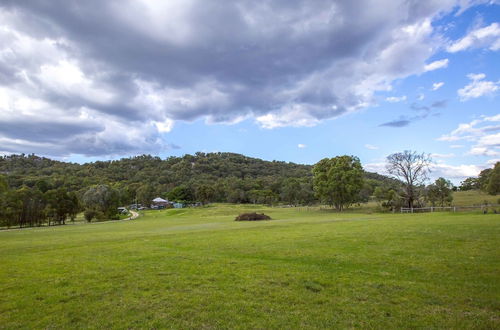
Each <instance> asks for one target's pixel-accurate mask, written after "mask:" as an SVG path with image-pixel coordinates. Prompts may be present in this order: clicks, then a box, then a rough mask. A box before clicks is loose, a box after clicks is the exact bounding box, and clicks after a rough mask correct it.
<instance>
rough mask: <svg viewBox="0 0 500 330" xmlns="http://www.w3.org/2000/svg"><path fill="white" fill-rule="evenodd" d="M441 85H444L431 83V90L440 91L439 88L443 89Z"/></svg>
mask: <svg viewBox="0 0 500 330" xmlns="http://www.w3.org/2000/svg"><path fill="white" fill-rule="evenodd" d="M443 85H444V82H437V83H433V84H432V90H433V91H437V90H438V89H440V88H441V87H443Z"/></svg>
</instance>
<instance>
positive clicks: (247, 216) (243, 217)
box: [234, 212, 271, 221]
mask: <svg viewBox="0 0 500 330" xmlns="http://www.w3.org/2000/svg"><path fill="white" fill-rule="evenodd" d="M234 220H235V221H258V220H271V217H270V216H268V215H265V214H264V213H260V214H259V213H256V212H254V213H243V214H240V215H238V216H237V217H236V219H234Z"/></svg>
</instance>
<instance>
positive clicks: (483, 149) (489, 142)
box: [438, 115, 500, 157]
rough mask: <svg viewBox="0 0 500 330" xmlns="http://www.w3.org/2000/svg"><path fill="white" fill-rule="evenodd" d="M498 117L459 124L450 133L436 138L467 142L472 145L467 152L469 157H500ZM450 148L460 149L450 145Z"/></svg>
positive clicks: (499, 120)
mask: <svg viewBox="0 0 500 330" xmlns="http://www.w3.org/2000/svg"><path fill="white" fill-rule="evenodd" d="M491 123H500V115H495V116H489V117H488V116H482V117H481V118H480V119H475V120H473V121H471V122H470V123H462V124H459V125H458V127H457V128H456V129H454V130H453V131H452V132H451V133H449V134H445V135H443V136H441V137H439V138H438V140H439V141H448V142H452V141H460V140H464V141H469V142H472V143H473V145H472V147H471V148H470V150H469V151H468V154H469V155H476V156H486V157H497V156H500V133H498V132H499V131H500V124H493V125H492V124H491ZM450 147H451V148H457V147H462V146H461V145H452V146H450Z"/></svg>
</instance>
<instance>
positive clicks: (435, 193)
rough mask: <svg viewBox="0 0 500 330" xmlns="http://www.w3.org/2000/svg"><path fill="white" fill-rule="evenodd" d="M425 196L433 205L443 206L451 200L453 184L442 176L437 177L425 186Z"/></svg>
mask: <svg viewBox="0 0 500 330" xmlns="http://www.w3.org/2000/svg"><path fill="white" fill-rule="evenodd" d="M426 198H427V200H428V201H430V202H431V203H432V206H435V205H436V203H437V204H438V205H440V206H445V205H448V204H450V203H451V202H452V201H453V184H452V183H451V182H450V181H449V180H446V179H444V178H439V179H437V180H436V181H435V182H434V183H433V184H431V185H429V186H428V187H427V193H426Z"/></svg>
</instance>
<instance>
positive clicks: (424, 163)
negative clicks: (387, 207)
mask: <svg viewBox="0 0 500 330" xmlns="http://www.w3.org/2000/svg"><path fill="white" fill-rule="evenodd" d="M431 161H432V160H431V158H430V156H429V155H427V154H425V153H422V154H419V153H417V152H416V151H409V150H405V151H404V152H398V153H395V154H392V155H389V156H387V165H386V168H387V172H389V173H390V174H391V175H393V176H395V177H396V178H397V179H399V180H401V181H402V182H403V197H404V198H405V200H406V205H407V206H408V207H413V205H414V202H415V201H416V200H418V197H419V190H418V189H417V188H418V186H420V185H422V184H423V183H424V182H425V181H426V180H427V178H428V174H429V173H430V169H429V166H430V164H431Z"/></svg>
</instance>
